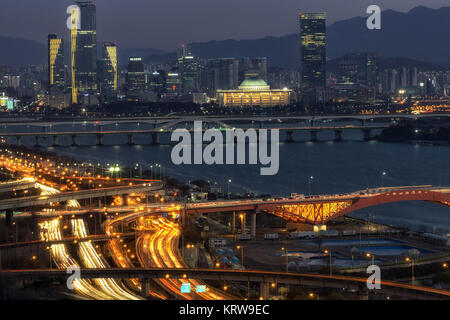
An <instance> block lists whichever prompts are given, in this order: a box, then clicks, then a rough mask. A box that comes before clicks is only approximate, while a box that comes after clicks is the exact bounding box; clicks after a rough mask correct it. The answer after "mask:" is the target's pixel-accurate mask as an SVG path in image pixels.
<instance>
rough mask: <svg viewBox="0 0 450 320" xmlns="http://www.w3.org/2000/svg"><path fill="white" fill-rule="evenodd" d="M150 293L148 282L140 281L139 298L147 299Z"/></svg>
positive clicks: (145, 280) (146, 280)
mask: <svg viewBox="0 0 450 320" xmlns="http://www.w3.org/2000/svg"><path fill="white" fill-rule="evenodd" d="M149 291H150V280H148V279H142V280H141V297H142V298H144V299H147V298H148V297H149V296H150V295H149Z"/></svg>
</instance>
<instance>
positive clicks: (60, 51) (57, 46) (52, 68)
mask: <svg viewBox="0 0 450 320" xmlns="http://www.w3.org/2000/svg"><path fill="white" fill-rule="evenodd" d="M65 84H66V81H65V68H64V40H63V39H61V38H58V37H57V35H56V34H49V35H48V87H49V89H50V88H55V87H56V88H58V89H64V87H65Z"/></svg>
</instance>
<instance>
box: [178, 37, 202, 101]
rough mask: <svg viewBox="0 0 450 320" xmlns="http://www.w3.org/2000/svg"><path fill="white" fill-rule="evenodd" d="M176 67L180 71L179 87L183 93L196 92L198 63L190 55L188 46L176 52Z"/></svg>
mask: <svg viewBox="0 0 450 320" xmlns="http://www.w3.org/2000/svg"><path fill="white" fill-rule="evenodd" d="M178 67H179V69H180V71H181V86H182V90H183V93H193V92H197V87H198V85H197V82H198V62H197V59H195V57H194V56H192V54H191V50H190V48H189V47H188V46H184V45H183V46H182V47H181V49H180V50H178Z"/></svg>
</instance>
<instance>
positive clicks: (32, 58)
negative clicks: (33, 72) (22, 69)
mask: <svg viewBox="0 0 450 320" xmlns="http://www.w3.org/2000/svg"><path fill="white" fill-rule="evenodd" d="M0 43H1V46H0V66H21V65H27V64H40V63H43V62H45V61H47V49H46V45H44V44H43V43H40V42H37V41H33V40H26V39H20V38H9V37H0Z"/></svg>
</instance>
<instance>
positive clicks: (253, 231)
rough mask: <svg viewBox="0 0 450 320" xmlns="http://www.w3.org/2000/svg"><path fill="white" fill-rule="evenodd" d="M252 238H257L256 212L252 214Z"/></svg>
mask: <svg viewBox="0 0 450 320" xmlns="http://www.w3.org/2000/svg"><path fill="white" fill-rule="evenodd" d="M251 236H252V238H256V212H254V213H252V222H251Z"/></svg>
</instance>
